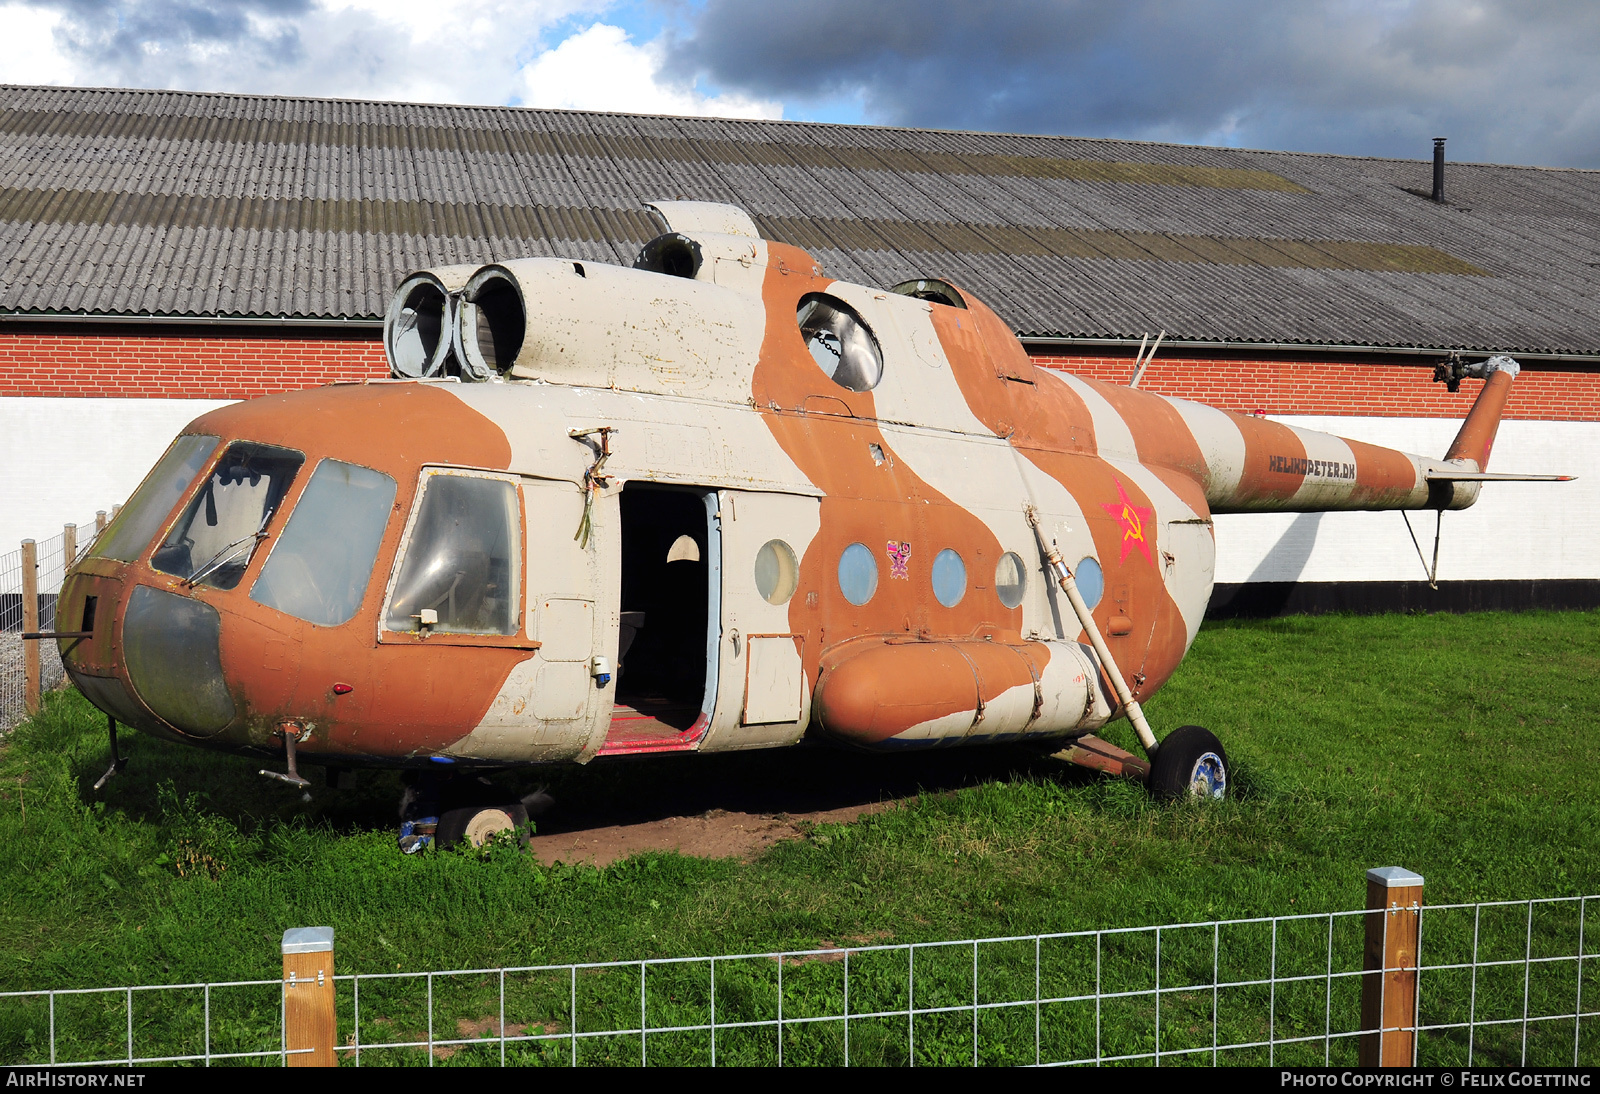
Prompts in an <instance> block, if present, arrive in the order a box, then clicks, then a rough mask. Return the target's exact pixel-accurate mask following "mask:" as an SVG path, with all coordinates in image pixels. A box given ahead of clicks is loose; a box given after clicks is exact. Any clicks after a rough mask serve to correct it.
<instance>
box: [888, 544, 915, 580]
mask: <svg viewBox="0 0 1600 1094" xmlns="http://www.w3.org/2000/svg"><path fill="white" fill-rule="evenodd" d="M887 550H888V552H889V576H890V577H891V578H896V577H898V578H900V579H901V580H904V581H910V580H911V573H910V571H909V570H908V569H907V567H908V566H909V565H910V564H911V544H909V543H901V542H900V541H899V540H894V539H891V540H890V541H889V544H888V547H887Z"/></svg>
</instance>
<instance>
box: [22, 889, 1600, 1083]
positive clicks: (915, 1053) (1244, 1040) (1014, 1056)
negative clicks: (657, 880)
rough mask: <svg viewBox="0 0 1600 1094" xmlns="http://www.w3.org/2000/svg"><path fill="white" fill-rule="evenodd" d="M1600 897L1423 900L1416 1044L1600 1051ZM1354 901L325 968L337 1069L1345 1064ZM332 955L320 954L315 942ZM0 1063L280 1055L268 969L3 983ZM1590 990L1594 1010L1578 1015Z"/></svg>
mask: <svg viewBox="0 0 1600 1094" xmlns="http://www.w3.org/2000/svg"><path fill="white" fill-rule="evenodd" d="M1597 902H1600V897H1596V896H1589V897H1563V898H1555V899H1545V900H1524V901H1497V902H1490V903H1479V904H1456V905H1438V906H1433V907H1428V908H1425V909H1423V911H1422V912H1421V914H1420V918H1419V930H1420V947H1419V951H1418V960H1417V963H1416V968H1417V986H1418V996H1417V1004H1416V1013H1415V1015H1414V1019H1413V1021H1412V1022H1411V1023H1410V1025H1409V1028H1412V1029H1414V1030H1415V1034H1416V1035H1415V1039H1414V1046H1415V1047H1414V1050H1413V1062H1414V1063H1416V1064H1421V1065H1432V1066H1470V1065H1504V1064H1522V1065H1541V1064H1542V1065H1582V1064H1588V1065H1595V1064H1600V1009H1597V1007H1600V982H1597V981H1600V973H1597V969H1600V938H1596V934H1597V932H1596V930H1595V925H1594V924H1593V923H1591V922H1590V921H1589V912H1590V911H1591V910H1592V909H1594V908H1600V903H1597ZM1374 914H1382V913H1373V912H1370V911H1350V912H1334V913H1318V914H1305V915H1293V916H1275V917H1263V918H1256V919H1235V920H1218V921H1211V922H1201V923H1183V924H1168V925H1161V926H1152V927H1124V928H1112V929H1106V930H1094V931H1073V932H1064V933H1058V934H1041V935H1021V936H1015V937H1007V938H981V939H966V940H961V941H953V942H929V943H903V944H877V945H863V946H852V947H844V948H833V949H816V950H796V951H783V952H775V953H759V954H727V955H718V956H713V957H693V958H646V959H642V960H636V961H613V962H587V963H576V964H557V965H532V966H522V967H508V968H492V969H456V970H449V971H439V972H417V973H405V972H397V973H376V974H360V975H343V976H335V977H333V978H332V980H333V993H334V999H335V1007H336V1012H337V1023H338V1031H339V1032H338V1040H337V1042H336V1046H337V1056H338V1058H339V1060H340V1062H341V1063H344V1064H348V1065H361V1064H367V1065H372V1064H423V1063H426V1064H427V1065H429V1066H432V1065H436V1064H437V1065H441V1066H461V1065H472V1064H488V1065H493V1064H500V1065H505V1064H514V1065H529V1064H546V1065H572V1066H576V1065H578V1064H632V1063H637V1064H702V1065H718V1064H722V1065H727V1064H735V1065H746V1066H748V1065H774V1066H784V1065H790V1066H793V1065H806V1064H812V1065H839V1064H845V1065H849V1064H857V1065H861V1064H865V1065H912V1066H917V1065H928V1064H935V1065H949V1064H966V1065H988V1064H1000V1065H1007V1064H1022V1065H1070V1064H1109V1063H1148V1064H1156V1065H1172V1064H1222V1065H1226V1064H1257V1065H1259V1064H1272V1065H1279V1066H1288V1065H1297V1064H1311V1065H1342V1064H1354V1063H1355V1062H1356V1060H1357V1041H1358V1039H1359V1038H1360V1037H1362V1036H1363V1035H1371V1034H1375V1033H1377V1032H1379V1031H1378V1030H1376V1029H1364V1028H1363V1027H1362V1022H1361V990H1362V978H1363V976H1369V977H1370V976H1374V975H1377V974H1374V973H1372V972H1370V971H1364V970H1363V967H1362V961H1363V956H1362V937H1363V932H1364V919H1363V917H1366V916H1371V915H1374ZM330 956H331V955H330ZM0 998H4V999H6V1004H5V1006H4V1010H5V1012H6V1013H7V1014H8V1017H7V1018H5V1019H4V1030H5V1032H4V1033H0V1038H3V1043H4V1045H5V1048H4V1050H3V1051H4V1054H5V1059H4V1062H5V1063H13V1064H28V1063H36V1064H45V1063H54V1064H57V1065H60V1064H69V1063H70V1064H88V1063H105V1062H115V1063H122V1064H141V1063H155V1062H163V1063H165V1062H193V1063H202V1062H203V1063H207V1064H209V1063H211V1062H212V1061H218V1060H226V1061H231V1062H244V1063H249V1062H256V1063H265V1062H274V1061H276V1062H285V1061H287V1060H288V1057H289V1056H290V1055H293V1054H294V1051H295V1050H292V1049H286V1048H285V1045H286V1044H287V1041H286V1039H285V1018H284V1003H283V1000H284V998H285V992H284V990H283V987H282V982H280V981H276V980H260V981H239V982H230V983H219V984H180V985H169V986H143V987H137V988H108V989H92V990H72V991H39V992H5V993H0ZM1586 1006H1587V1009H1585V1008H1586Z"/></svg>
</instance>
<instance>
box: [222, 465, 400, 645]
mask: <svg viewBox="0 0 1600 1094" xmlns="http://www.w3.org/2000/svg"><path fill="white" fill-rule="evenodd" d="M394 494H395V482H394V480H393V479H391V478H390V477H389V476H388V475H385V474H384V473H383V472H381V471H373V470H372V469H371V468H367V467H361V466H360V465H358V464H353V463H345V462H343V461H342V460H323V461H322V462H321V463H319V464H317V469H316V471H315V472H313V473H312V475H311V481H310V482H308V483H307V484H306V488H305V490H304V491H302V492H301V494H300V500H299V501H297V502H296V503H295V507H294V512H293V513H291V514H290V515H289V523H288V525H287V526H285V527H284V529H283V534H282V535H280V536H279V537H278V542H277V543H276V544H274V545H273V548H272V553H271V554H270V555H268V556H267V563H266V565H265V566H263V567H262V568H261V576H260V577H259V578H257V579H256V583H255V587H254V588H252V589H251V590H250V599H251V600H254V601H256V602H257V603H258V604H265V605H266V606H267V607H269V608H277V609H278V610H279V611H280V612H287V613H289V614H290V615H292V616H295V617H297V618H299V619H304V620H305V621H306V622H307V623H316V624H319V625H321V626H324V627H336V626H338V625H339V624H340V623H345V622H348V621H349V620H350V618H351V617H352V616H354V615H355V614H356V610H357V609H358V608H360V607H361V600H362V598H363V597H364V596H365V595H366V592H367V585H368V584H370V582H371V580H372V564H373V562H374V561H375V560H376V559H377V557H378V545H379V544H380V543H381V542H382V541H383V530H384V528H385V527H386V526H387V525H388V523H389V511H390V509H391V508H392V507H393V506H394Z"/></svg>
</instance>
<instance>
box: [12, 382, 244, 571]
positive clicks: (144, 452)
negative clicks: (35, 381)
mask: <svg viewBox="0 0 1600 1094" xmlns="http://www.w3.org/2000/svg"><path fill="white" fill-rule="evenodd" d="M227 405H228V404H227V402H226V401H220V402H219V401H217V400H213V399H32V398H0V554H4V553H6V552H9V551H15V550H16V549H17V548H18V546H19V545H20V544H21V542H22V541H23V540H24V539H34V540H39V541H41V542H42V541H44V540H45V539H48V538H49V537H51V536H55V535H59V534H60V533H61V526H62V525H63V524H69V523H72V524H77V525H78V539H79V542H80V543H82V542H85V541H86V539H87V537H88V536H91V535H93V534H94V514H95V510H97V509H104V510H106V511H107V512H109V511H110V510H111V507H112V506H113V505H117V504H121V503H122V502H125V501H127V500H128V495H129V494H131V493H133V491H134V490H135V489H137V488H138V486H139V483H140V481H142V480H143V479H144V476H145V473H146V472H148V471H149V470H150V468H151V467H153V466H155V462H156V460H158V459H160V458H161V453H163V452H165V451H166V449H167V445H169V444H171V443H172V438H173V437H175V436H177V434H178V431H179V430H180V429H182V428H183V427H184V426H186V425H188V424H189V423H190V422H192V421H193V420H194V419H196V418H198V417H199V416H200V415H202V414H205V413H207V412H209V411H212V410H215V409H216V408H217V407H219V406H227ZM3 591H5V590H0V592H3Z"/></svg>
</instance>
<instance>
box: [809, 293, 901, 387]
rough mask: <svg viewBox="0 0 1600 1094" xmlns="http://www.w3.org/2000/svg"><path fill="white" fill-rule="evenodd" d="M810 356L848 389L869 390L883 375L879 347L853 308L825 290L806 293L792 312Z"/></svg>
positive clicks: (830, 377)
mask: <svg viewBox="0 0 1600 1094" xmlns="http://www.w3.org/2000/svg"><path fill="white" fill-rule="evenodd" d="M795 319H796V321H797V322H798V323H799V324H800V336H801V337H802V338H804V339H805V342H806V349H808V350H810V351H811V359H812V360H813V361H815V362H816V363H817V367H818V368H820V369H822V371H823V372H824V373H826V374H827V376H828V379H830V380H832V381H833V382H834V383H836V384H838V385H839V386H840V387H843V388H849V389H850V390H851V391H871V390H872V389H873V388H875V387H877V386H878V381H879V380H881V379H883V351H882V350H880V349H879V348H878V340H877V339H876V338H874V337H873V336H872V331H871V330H869V329H868V328H867V325H866V324H865V323H863V322H862V321H861V317H860V316H859V315H857V314H856V313H855V309H853V308H852V307H850V305H849V304H846V303H845V302H844V301H843V300H840V299H839V298H838V297H835V296H828V295H827V294H826V293H807V294H806V295H805V296H802V297H801V298H800V307H799V309H798V310H797V311H796V313H795Z"/></svg>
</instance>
